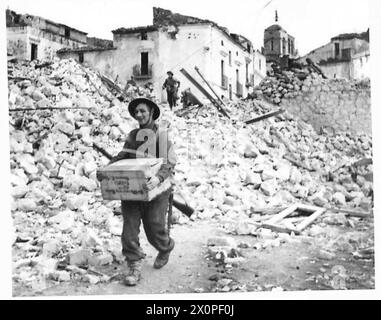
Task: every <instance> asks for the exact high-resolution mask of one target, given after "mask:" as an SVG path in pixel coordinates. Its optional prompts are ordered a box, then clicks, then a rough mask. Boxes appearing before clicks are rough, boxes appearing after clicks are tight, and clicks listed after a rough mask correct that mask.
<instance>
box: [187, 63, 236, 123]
mask: <svg viewBox="0 0 381 320" xmlns="http://www.w3.org/2000/svg"><path fill="white" fill-rule="evenodd" d="M180 72H181V73H182V74H183V75H184V76H185V77H186V78H187V79H188V80H189V81H190V82H191V83H192V84H193V85H194V86H195V87H196V88H197V89H198V90H200V91H201V92H202V94H203V95H204V96H205V97H207V98H208V99H209V101H210V102H211V103H212V104H213V105H214V106H215V107H216V108H217V110H218V111H219V112H220V113H222V114H223V115H224V116H225V117H227V118H229V119H230V117H229V115H228V114H227V113H226V111H225V110H224V109H223V108H222V106H221V105H220V104H219V103H218V102H217V100H216V99H214V98H213V97H212V96H211V95H210V94H209V92H208V91H206V90H205V89H204V87H203V86H201V85H200V84H199V83H198V82H197V81H196V80H195V79H194V78H193V77H192V76H191V75H190V74H189V73H188V72H187V71H186V70H185V69H184V68H182V69H181V70H180Z"/></svg>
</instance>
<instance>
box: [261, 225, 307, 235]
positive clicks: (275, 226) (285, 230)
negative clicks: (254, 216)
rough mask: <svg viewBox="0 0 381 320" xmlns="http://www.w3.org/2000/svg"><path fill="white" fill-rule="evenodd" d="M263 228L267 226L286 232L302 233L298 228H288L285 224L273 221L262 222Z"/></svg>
mask: <svg viewBox="0 0 381 320" xmlns="http://www.w3.org/2000/svg"><path fill="white" fill-rule="evenodd" d="M261 227H262V228H267V229H270V230H273V231H276V232H284V233H291V232H294V233H295V234H300V231H299V230H298V229H296V228H288V227H284V226H280V225H278V224H272V223H268V222H267V223H262V225H261Z"/></svg>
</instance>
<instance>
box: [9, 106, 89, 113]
mask: <svg viewBox="0 0 381 320" xmlns="http://www.w3.org/2000/svg"><path fill="white" fill-rule="evenodd" d="M67 109H71V110H76V109H86V110H88V109H90V108H87V107H63V108H62V107H40V108H13V109H8V111H9V112H17V111H38V110H67Z"/></svg>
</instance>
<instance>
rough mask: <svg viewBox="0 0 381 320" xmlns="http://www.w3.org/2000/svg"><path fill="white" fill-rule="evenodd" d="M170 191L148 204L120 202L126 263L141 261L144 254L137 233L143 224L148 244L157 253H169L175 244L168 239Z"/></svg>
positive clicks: (142, 202)
mask: <svg viewBox="0 0 381 320" xmlns="http://www.w3.org/2000/svg"><path fill="white" fill-rule="evenodd" d="M170 193H171V190H167V191H165V192H164V193H162V194H160V195H159V196H157V197H156V198H155V199H153V200H152V201H149V202H144V201H122V215H123V231H122V237H121V240H122V254H123V255H124V256H125V257H126V260H127V261H128V262H133V261H137V260H141V259H143V258H144V257H145V254H144V252H143V250H142V248H141V247H140V241H139V232H140V225H141V222H143V227H144V231H145V234H146V236H147V239H148V241H149V243H150V244H151V245H152V246H153V247H154V248H155V249H156V250H158V251H159V252H161V253H167V252H170V251H171V250H172V249H173V248H174V246H175V242H174V240H173V239H172V238H170V237H169V232H168V224H167V211H168V204H169V196H170Z"/></svg>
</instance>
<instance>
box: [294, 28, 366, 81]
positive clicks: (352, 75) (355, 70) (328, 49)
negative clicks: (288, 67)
mask: <svg viewBox="0 0 381 320" xmlns="http://www.w3.org/2000/svg"><path fill="white" fill-rule="evenodd" d="M369 57H370V52H369V29H368V30H367V31H366V32H362V33H344V34H340V35H338V36H336V37H333V38H331V41H330V42H329V43H327V44H325V45H323V46H321V47H319V48H317V49H315V50H312V51H311V52H309V53H308V54H307V55H305V56H304V57H302V58H301V59H300V61H301V62H304V61H305V60H306V59H307V58H310V59H311V60H312V61H314V62H315V63H317V64H318V65H319V66H320V67H321V69H322V71H323V72H324V73H325V74H326V76H328V77H330V78H345V79H363V78H367V77H370V59H369Z"/></svg>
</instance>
